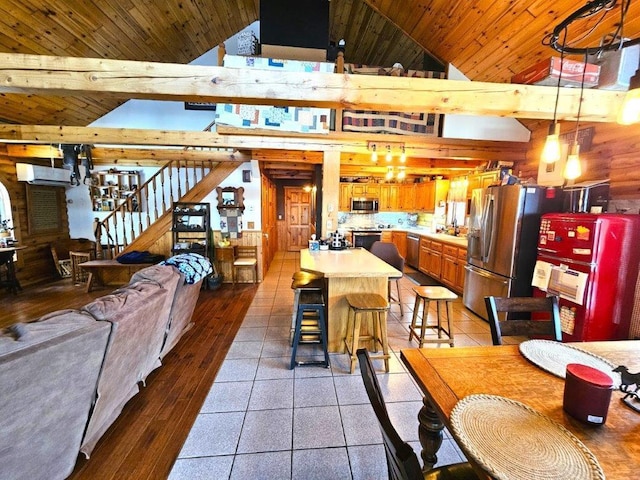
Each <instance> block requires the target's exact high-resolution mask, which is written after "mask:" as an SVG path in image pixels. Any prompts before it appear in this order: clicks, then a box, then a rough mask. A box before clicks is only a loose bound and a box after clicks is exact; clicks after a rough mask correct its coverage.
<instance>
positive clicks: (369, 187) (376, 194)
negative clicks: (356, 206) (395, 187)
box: [351, 183, 380, 198]
mask: <svg viewBox="0 0 640 480" xmlns="http://www.w3.org/2000/svg"><path fill="white" fill-rule="evenodd" d="M351 196H353V197H369V198H380V184H379V183H352V184H351Z"/></svg>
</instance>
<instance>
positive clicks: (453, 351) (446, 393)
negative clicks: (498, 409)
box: [401, 340, 640, 479]
mask: <svg viewBox="0 0 640 480" xmlns="http://www.w3.org/2000/svg"><path fill="white" fill-rule="evenodd" d="M575 345H576V346H577V347H579V348H581V349H583V350H586V351H589V352H592V353H594V354H596V355H599V356H601V357H603V358H605V359H607V360H609V361H610V362H612V363H613V364H615V365H626V366H627V367H629V370H630V371H631V372H637V371H638V370H640V340H629V341H612V342H586V343H576V344H575ZM401 358H402V361H403V362H404V363H405V365H406V366H407V368H408V369H409V371H410V372H411V374H412V375H413V377H414V378H415V379H416V381H417V382H418V385H419V386H420V388H421V389H422V392H423V393H424V394H425V397H424V400H423V401H424V407H423V408H422V409H421V410H420V413H419V415H418V418H419V420H420V426H419V430H418V431H419V437H420V443H421V444H422V448H423V450H422V459H423V461H424V465H425V467H424V468H425V470H428V469H430V468H432V467H433V464H434V463H435V462H436V461H437V459H436V452H437V450H438V448H440V444H441V443H442V429H443V428H444V426H446V427H447V428H451V424H450V416H451V411H452V410H453V407H454V406H455V405H456V403H457V402H458V401H459V400H461V399H462V398H464V397H466V396H467V395H471V394H475V393H485V394H490V395H500V396H503V397H507V398H510V399H513V400H516V401H518V402H522V403H524V404H526V405H529V406H530V407H531V408H533V409H535V410H537V411H538V412H540V413H542V414H543V415H546V416H547V417H549V418H551V419H553V420H554V421H556V422H558V423H559V424H560V425H562V426H564V427H565V428H567V429H568V430H569V431H570V432H572V433H573V434H574V435H575V436H576V437H578V438H579V439H580V440H581V441H582V442H583V443H584V444H585V445H586V446H587V447H588V448H589V450H591V452H593V454H594V455H595V456H596V458H597V459H598V462H599V463H600V465H601V466H602V468H603V470H604V473H605V475H606V477H607V478H612V479H613V478H636V477H637V476H638V472H640V414H638V413H637V412H635V411H633V410H632V409H631V408H629V407H627V406H626V405H624V404H623V403H622V401H621V398H622V396H623V393H622V392H620V391H614V392H613V395H612V398H611V405H610V407H609V413H608V416H607V421H606V423H605V424H604V425H601V426H596V427H593V426H587V425H585V424H583V423H580V422H579V421H577V420H575V419H573V418H572V417H570V416H569V415H567V414H566V413H565V412H564V410H563V409H562V399H563V392H564V380H563V379H562V378H559V377H556V376H554V375H552V374H550V373H547V372H546V371H544V370H542V369H541V368H539V367H537V366H535V365H534V364H533V363H530V362H529V361H528V360H527V359H525V358H524V357H523V356H522V355H521V354H520V351H519V350H518V346H517V345H502V346H489V347H457V348H446V349H436V348H421V349H418V348H410V349H405V350H402V351H401ZM523 454H526V452H523Z"/></svg>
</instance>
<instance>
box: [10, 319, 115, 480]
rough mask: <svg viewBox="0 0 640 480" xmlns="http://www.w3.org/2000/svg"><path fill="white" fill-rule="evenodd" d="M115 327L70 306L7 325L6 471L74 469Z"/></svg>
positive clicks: (35, 475)
mask: <svg viewBox="0 0 640 480" xmlns="http://www.w3.org/2000/svg"><path fill="white" fill-rule="evenodd" d="M110 331H111V328H110V325H109V324H108V323H105V322H96V321H95V320H94V319H93V318H92V317H91V316H90V315H88V314H86V313H82V312H79V311H74V310H64V311H58V312H53V313H51V314H48V315H47V316H46V317H43V318H41V319H40V320H39V321H36V322H30V323H25V324H21V325H20V326H18V327H17V328H10V329H8V330H5V331H4V332H2V333H0V391H1V392H4V393H5V395H2V401H1V402H0V432H2V433H0V477H2V478H11V479H18V478H24V479H63V478H67V477H68V476H69V475H70V474H71V472H72V471H73V468H74V466H75V463H76V460H77V457H78V452H79V450H80V443H81V440H82V435H83V433H84V429H85V427H86V424H87V420H88V417H89V411H90V409H91V406H92V404H93V401H94V399H95V393H96V385H97V381H98V375H99V373H100V369H101V366H102V361H103V359H104V354H105V350H106V346H107V340H108V338H109V333H110ZM16 332H18V335H17V336H18V337H19V338H16Z"/></svg>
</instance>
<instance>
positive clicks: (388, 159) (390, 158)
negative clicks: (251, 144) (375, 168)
mask: <svg viewBox="0 0 640 480" xmlns="http://www.w3.org/2000/svg"><path fill="white" fill-rule="evenodd" d="M385 160H386V161H387V163H389V162H391V160H393V155H391V145H387V155H386V156H385Z"/></svg>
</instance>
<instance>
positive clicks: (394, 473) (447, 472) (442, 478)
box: [356, 348, 479, 480]
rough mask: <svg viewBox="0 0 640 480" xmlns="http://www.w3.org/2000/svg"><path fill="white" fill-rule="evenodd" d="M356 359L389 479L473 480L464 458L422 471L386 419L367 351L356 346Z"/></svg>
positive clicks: (476, 477)
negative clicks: (384, 457)
mask: <svg viewBox="0 0 640 480" xmlns="http://www.w3.org/2000/svg"><path fill="white" fill-rule="evenodd" d="M356 354H357V356H358V362H359V363H360V374H361V375H362V381H363V382H364V387H365V389H366V391H367V395H368V397H369V401H370V402H371V406H372V407H373V411H374V412H375V414H376V417H377V419H378V424H379V426H380V432H381V433H382V441H383V443H384V450H385V454H386V457H387V468H388V470H389V479H391V480H420V479H422V480H447V479H449V480H454V479H455V480H475V479H478V478H479V477H478V475H477V474H476V473H475V471H474V470H473V468H472V467H471V465H470V464H469V463H467V462H464V463H454V464H452V465H445V466H442V467H438V468H434V469H432V470H429V471H427V472H423V471H422V469H421V467H420V462H419V461H418V456H417V455H416V453H415V452H414V451H413V448H411V445H409V444H408V443H407V442H405V441H403V440H402V438H400V435H398V432H397V431H396V429H395V427H394V426H393V424H392V423H391V420H390V419H389V414H388V413H387V407H386V406H385V403H384V398H383V397H382V390H381V389H380V384H379V383H378V379H377V377H376V373H375V370H374V369H373V364H372V363H371V358H370V357H369V352H368V351H367V349H366V348H360V349H358V351H357V352H356Z"/></svg>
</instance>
